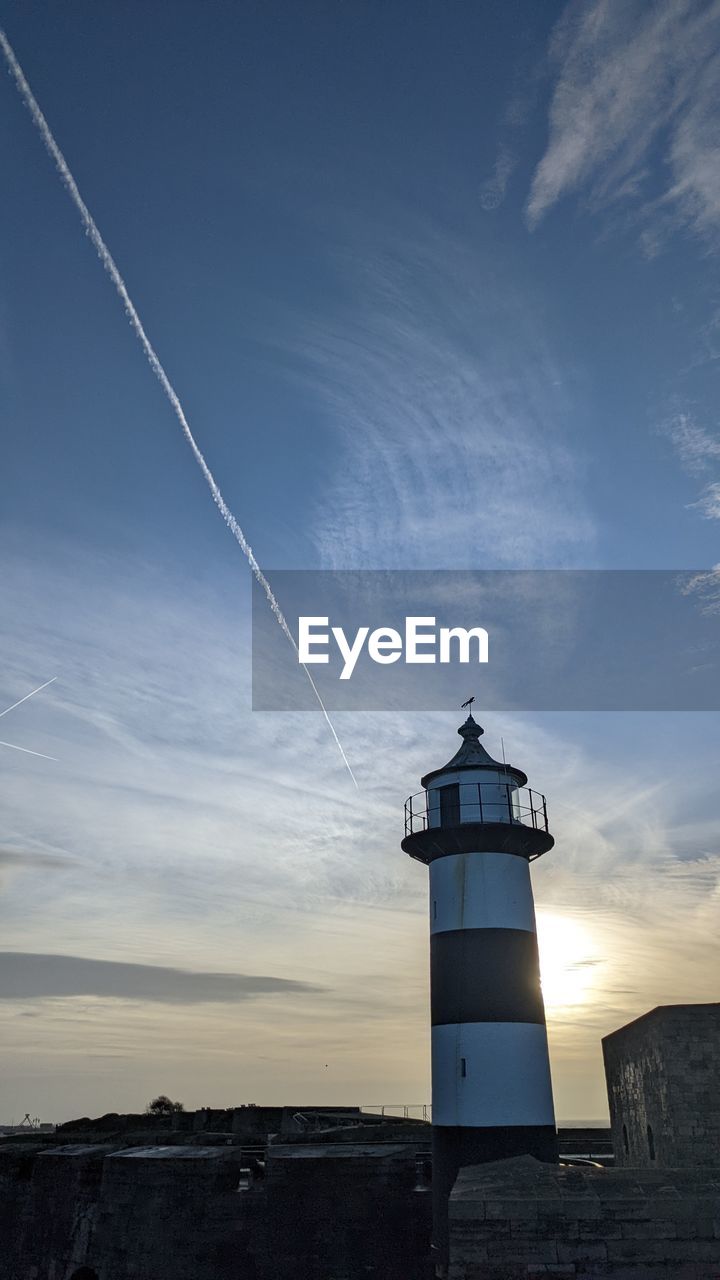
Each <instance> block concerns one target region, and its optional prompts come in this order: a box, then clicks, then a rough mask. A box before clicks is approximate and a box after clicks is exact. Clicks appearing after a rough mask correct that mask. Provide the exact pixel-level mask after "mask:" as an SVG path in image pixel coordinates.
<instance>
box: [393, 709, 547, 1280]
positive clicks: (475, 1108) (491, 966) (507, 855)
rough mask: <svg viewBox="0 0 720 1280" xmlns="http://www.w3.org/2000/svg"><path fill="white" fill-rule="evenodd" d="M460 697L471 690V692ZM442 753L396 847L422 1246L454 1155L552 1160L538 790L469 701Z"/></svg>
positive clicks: (438, 1230)
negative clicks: (421, 1101) (424, 1028)
mask: <svg viewBox="0 0 720 1280" xmlns="http://www.w3.org/2000/svg"><path fill="white" fill-rule="evenodd" d="M471 701H472V700H471ZM458 733H459V734H460V737H461V738H462V745H461V747H460V749H459V751H458V752H457V753H456V754H455V755H454V756H453V758H452V760H450V761H448V763H447V764H445V765H443V766H442V768H440V769H434V770H433V771H432V772H430V773H427V774H426V775H425V777H424V778H422V779H421V786H422V788H423V790H422V791H420V792H418V793H417V794H416V795H414V796H411V797H410V798H409V800H407V802H406V804H405V838H404V840H403V841H402V848H403V849H404V850H405V852H406V853H408V854H410V856H411V857H412V858H416V859H417V860H418V861H419V862H424V863H425V864H426V865H427V866H428V868H429V877H430V991H431V999H430V1002H431V1021H432V1123H433V1246H434V1249H435V1250H436V1258H437V1262H438V1265H439V1271H438V1274H443V1263H444V1258H445V1256H446V1252H447V1209H448V1196H449V1194H450V1191H451V1190H452V1186H453V1183H454V1181H455V1178H456V1177H457V1173H458V1170H459V1169H460V1168H462V1167H463V1166H464V1165H470V1164H480V1163H484V1162H485V1161H488V1160H502V1159H505V1158H506V1157H509V1156H517V1155H524V1154H529V1155H533V1156H535V1157H536V1158H537V1159H538V1160H545V1161H555V1160H557V1146H556V1131H555V1116H554V1110H553V1099H552V1085H551V1081H550V1064H549V1059H548V1046H547V1032H546V1027H545V1010H544V1007H543V999H542V992H541V989H540V971H539V965H538V947H537V934H536V928H535V910H534V906H533V896H532V886H531V883H530V863H531V862H532V861H534V859H535V858H539V857H540V856H541V855H542V854H543V853H547V852H548V850H550V849H551V848H552V847H553V844H554V840H553V837H552V836H551V835H550V832H549V829H548V819H547V806H546V803H545V797H544V796H542V795H540V794H538V792H536V791H531V790H530V789H529V788H528V786H527V777H526V775H525V774H524V773H523V772H522V770H520V769H516V768H515V767H514V766H513V765H509V764H505V762H504V761H503V762H500V761H498V760H494V759H493V757H492V756H491V755H490V754H489V753H488V752H487V751H486V750H485V747H484V746H483V745H482V743H481V742H480V738H481V737H482V734H483V730H482V729H481V727H480V725H479V724H477V723H476V721H475V720H474V718H473V716H472V712H471V713H470V714H469V715H468V718H467V720H466V721H465V723H464V724H461V725H460V728H459V729H458Z"/></svg>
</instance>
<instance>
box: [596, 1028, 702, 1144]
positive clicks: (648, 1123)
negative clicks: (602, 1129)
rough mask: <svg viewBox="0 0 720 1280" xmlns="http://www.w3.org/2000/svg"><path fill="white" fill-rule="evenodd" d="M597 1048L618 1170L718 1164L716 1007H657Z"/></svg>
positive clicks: (605, 1040)
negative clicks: (602, 1063) (603, 1075)
mask: <svg viewBox="0 0 720 1280" xmlns="http://www.w3.org/2000/svg"><path fill="white" fill-rule="evenodd" d="M602 1047H603V1057H604V1059H605V1078H606V1081H607V1090H608V1101H609V1103H610V1121H611V1124H612V1136H613V1147H614V1149H615V1162H616V1164H617V1165H618V1166H625V1167H626V1168H627V1167H634V1168H659V1169H669V1168H670V1169H689V1168H703V1167H706V1168H707V1167H708V1166H710V1167H712V1166H718V1165H720V1004H676V1005H660V1006H659V1007H658V1008H657V1009H651V1010H650V1012H649V1013H645V1014H643V1015H642V1017H641V1018H636V1019H635V1021H634V1022H629V1023H627V1025H626V1026H624V1027H620V1028H619V1030H617V1031H613V1032H612V1034H611V1035H608V1036H605V1038H604V1039H603V1042H602Z"/></svg>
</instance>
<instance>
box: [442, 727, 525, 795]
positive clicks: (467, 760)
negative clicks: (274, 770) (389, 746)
mask: <svg viewBox="0 0 720 1280" xmlns="http://www.w3.org/2000/svg"><path fill="white" fill-rule="evenodd" d="M483 732H484V730H483V729H482V728H481V727H480V725H479V724H478V723H477V721H476V720H475V719H474V717H473V715H472V713H471V714H470V715H469V716H468V718H467V720H466V721H465V722H464V723H463V724H461V725H460V728H459V729H458V733H459V734H460V737H461V738H462V740H463V741H462V746H461V747H460V748H459V750H458V751H456V753H455V755H454V756H453V758H452V760H448V762H447V764H444V765H443V766H442V768H441V769H433V770H432V771H431V772H430V773H426V774H425V777H424V778H421V779H420V785H421V786H423V787H426V786H427V785H428V783H429V782H431V781H432V780H433V778H439V777H440V776H441V775H442V774H443V773H455V772H457V771H458V770H459V769H491V770H492V771H493V772H494V773H504V774H508V775H509V776H510V777H511V778H512V779H513V780H514V781H515V782H517V784H518V785H519V786H521V787H524V786H525V784H526V783H527V775H526V774H524V773H523V771H522V769H515V768H514V767H513V765H510V764H504V763H503V761H501V760H493V757H492V756H491V755H490V752H489V751H486V750H485V747H484V746H483V745H482V743H481V742H480V738H481V737H482V735H483Z"/></svg>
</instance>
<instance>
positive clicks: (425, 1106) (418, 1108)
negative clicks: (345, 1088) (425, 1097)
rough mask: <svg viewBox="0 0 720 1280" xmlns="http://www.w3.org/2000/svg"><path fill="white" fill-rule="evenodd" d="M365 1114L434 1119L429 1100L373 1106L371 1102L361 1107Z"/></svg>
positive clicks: (400, 1118)
mask: <svg viewBox="0 0 720 1280" xmlns="http://www.w3.org/2000/svg"><path fill="white" fill-rule="evenodd" d="M360 1110H361V1112H362V1113H363V1115H368V1114H370V1115H376V1116H385V1117H387V1116H390V1117H392V1116H396V1117H397V1119H398V1120H426V1121H430V1120H432V1107H431V1106H430V1103H429V1102H383V1103H378V1104H377V1105H376V1106H372V1105H371V1104H370V1103H367V1104H362V1105H361V1107H360Z"/></svg>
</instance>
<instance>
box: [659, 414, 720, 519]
mask: <svg viewBox="0 0 720 1280" xmlns="http://www.w3.org/2000/svg"><path fill="white" fill-rule="evenodd" d="M661 431H662V433H663V434H664V435H666V436H667V437H668V439H669V440H670V442H671V444H672V445H673V447H674V448H675V451H676V453H677V455H678V457H679V459H680V462H681V463H682V466H683V468H684V469H685V471H687V472H688V473H689V474H690V475H695V476H701V475H703V473H706V472H707V471H708V470H709V469H710V468H711V467H712V466H713V464H715V465H717V463H718V462H719V461H720V435H718V434H716V433H714V432H711V431H708V430H707V428H706V427H704V426H703V425H702V424H701V423H699V422H698V421H697V419H696V418H695V416H694V415H693V414H692V413H690V412H688V411H683V412H679V413H676V414H674V415H673V416H672V417H671V418H669V419H668V421H667V422H666V423H664V424H663V426H662V428H661ZM690 505H691V506H692V507H694V508H695V509H696V510H698V511H699V512H700V513H701V515H703V516H704V517H705V519H706V520H720V482H718V481H717V480H713V481H710V482H709V483H707V484H706V485H705V487H704V489H703V490H702V492H701V494H700V496H699V498H698V499H697V501H696V502H693V503H691V504H690Z"/></svg>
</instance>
